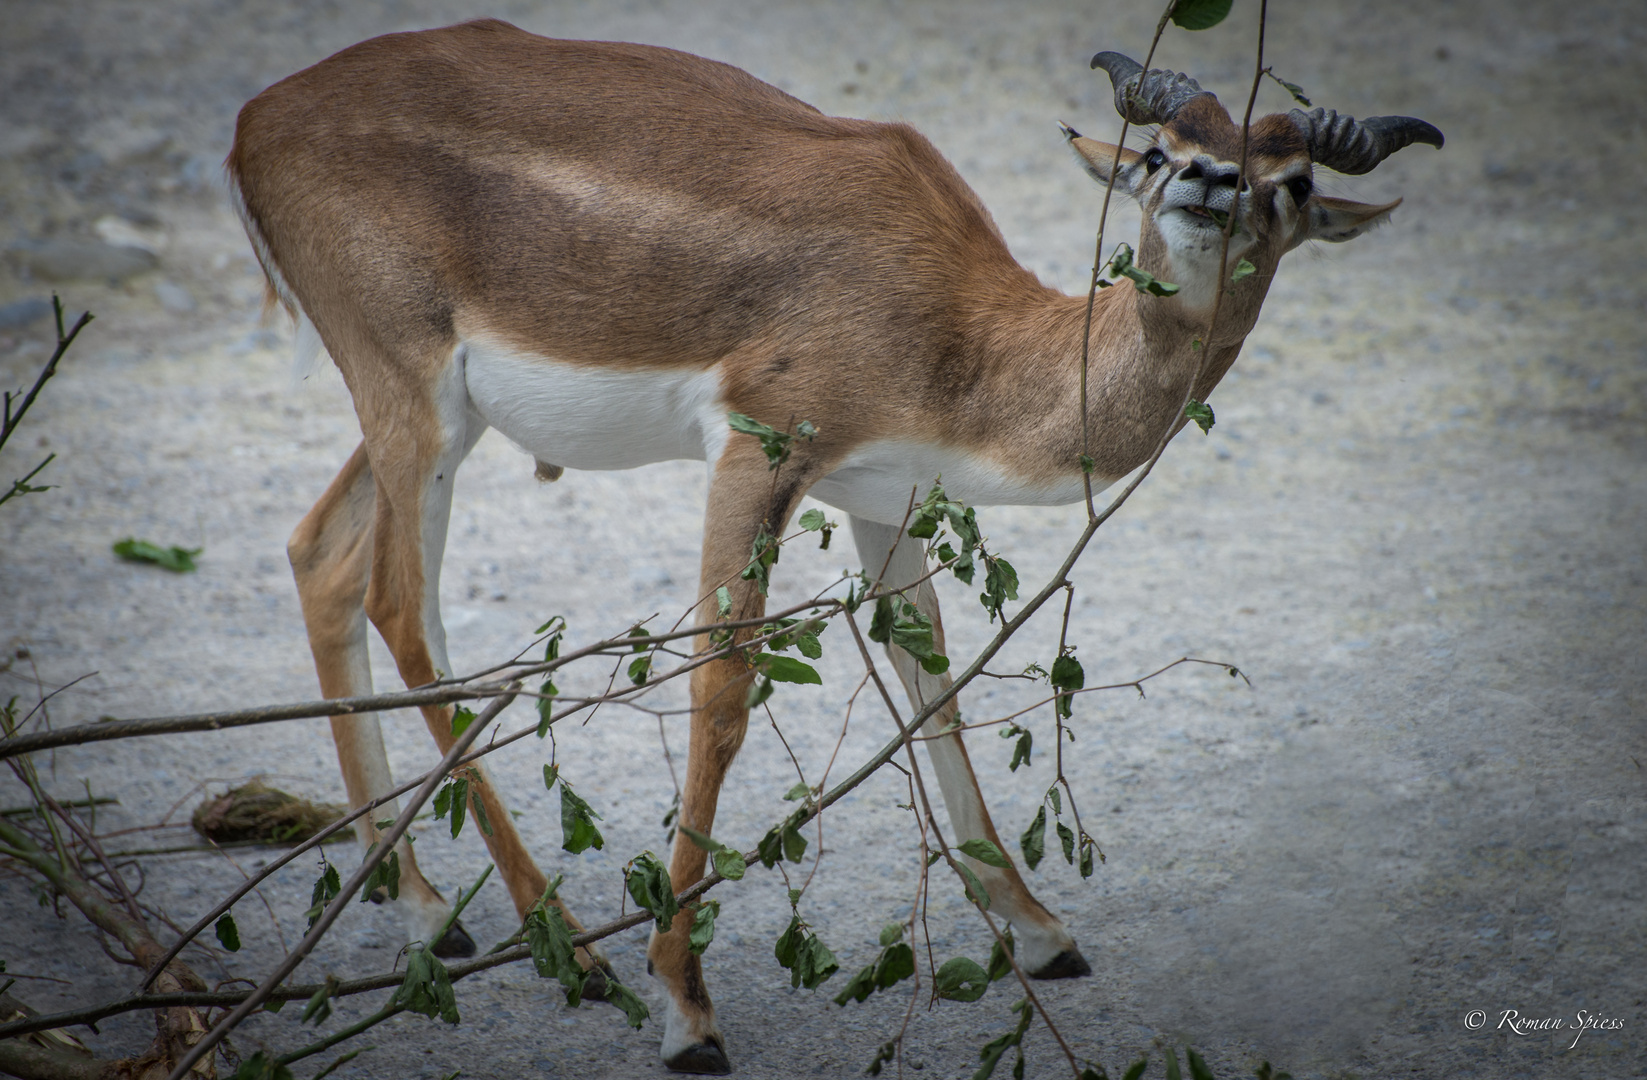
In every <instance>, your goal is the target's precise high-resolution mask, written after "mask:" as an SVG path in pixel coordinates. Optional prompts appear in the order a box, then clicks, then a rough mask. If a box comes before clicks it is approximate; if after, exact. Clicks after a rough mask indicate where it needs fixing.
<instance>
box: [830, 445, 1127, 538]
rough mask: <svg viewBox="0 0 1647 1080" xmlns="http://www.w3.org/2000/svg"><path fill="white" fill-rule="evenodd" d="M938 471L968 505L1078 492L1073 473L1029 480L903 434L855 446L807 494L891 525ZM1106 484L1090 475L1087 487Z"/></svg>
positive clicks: (1061, 498)
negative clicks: (1052, 479)
mask: <svg viewBox="0 0 1647 1080" xmlns="http://www.w3.org/2000/svg"><path fill="white" fill-rule="evenodd" d="M940 476H941V477H942V478H943V483H944V491H945V492H946V493H948V495H949V496H950V498H952V499H959V500H963V501H965V502H966V503H967V505H969V506H1062V505H1064V504H1066V503H1072V502H1078V501H1080V500H1081V499H1082V498H1083V497H1084V491H1083V489H1082V487H1081V477H1080V474H1079V473H1076V474H1074V475H1072V476H1068V477H1063V478H1060V479H1059V480H1056V481H1054V482H1052V483H1044V482H1036V481H1030V480H1025V479H1023V478H1022V477H1018V476H1014V475H1012V474H1011V473H1009V472H1007V471H1006V470H1005V469H1003V468H1001V466H999V465H998V464H996V463H995V462H993V461H991V460H990V459H989V458H987V457H984V456H983V455H981V454H978V453H976V452H974V451H970V450H966V449H964V448H962V447H958V446H934V445H929V444H926V443H918V442H912V441H910V440H907V439H881V440H878V441H876V442H872V443H866V444H865V445H863V446H860V447H858V448H857V449H856V450H853V451H852V452H851V453H850V454H848V455H847V457H846V460H844V461H842V462H841V464H840V467H839V468H837V469H836V470H835V471H834V472H832V473H830V474H829V475H828V476H826V477H824V478H823V479H822V480H819V481H818V482H817V483H816V484H814V485H812V490H811V491H809V492H807V494H809V495H811V496H812V497H813V498H814V499H817V500H818V501H819V502H823V503H828V504H829V505H830V506H833V507H836V508H837V509H840V510H844V511H846V512H847V513H849V514H855V515H857V516H858V517H861V518H868V519H869V520H870V521H879V522H883V523H886V524H891V525H896V524H897V523H898V522H900V521H902V520H903V519H904V512H905V511H906V510H907V509H908V508H909V496H910V492H911V491H912V490H913V491H914V493H915V500H916V501H917V502H919V501H920V500H921V499H922V498H923V497H925V495H926V493H927V489H928V488H930V487H931V486H932V482H933V481H934V480H935V479H937V478H939V477H940ZM1112 483H1114V480H1113V479H1105V478H1103V477H1097V476H1095V477H1093V485H1092V489H1093V490H1094V491H1100V490H1102V489H1103V488H1106V487H1108V486H1109V485H1110V484H1112Z"/></svg>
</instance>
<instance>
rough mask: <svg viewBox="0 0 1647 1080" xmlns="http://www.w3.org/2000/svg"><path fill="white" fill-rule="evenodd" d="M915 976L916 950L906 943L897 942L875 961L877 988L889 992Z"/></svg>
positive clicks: (889, 946) (882, 952) (883, 951)
mask: <svg viewBox="0 0 1647 1080" xmlns="http://www.w3.org/2000/svg"><path fill="white" fill-rule="evenodd" d="M913 974H915V950H914V949H912V948H910V947H909V943H908V942H906V941H899V942H895V943H894V944H891V945H888V946H887V947H886V948H885V949H883V950H882V951H881V957H880V959H879V960H876V961H875V987H876V989H878V990H887V989H890V988H891V987H893V986H896V985H897V984H898V983H900V982H902V981H903V980H905V979H907V978H909V977H910V976H911V975H913Z"/></svg>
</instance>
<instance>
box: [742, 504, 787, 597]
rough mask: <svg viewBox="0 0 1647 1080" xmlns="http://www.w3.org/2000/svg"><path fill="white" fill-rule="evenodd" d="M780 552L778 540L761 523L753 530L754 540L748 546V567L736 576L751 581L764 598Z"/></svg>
mask: <svg viewBox="0 0 1647 1080" xmlns="http://www.w3.org/2000/svg"><path fill="white" fill-rule="evenodd" d="M782 551H783V549H782V548H781V547H779V546H778V538H777V537H776V536H773V535H772V534H771V533H770V532H768V531H767V528H766V522H764V521H763V522H761V527H760V528H759V529H757V530H755V540H754V542H753V543H751V544H750V546H749V565H748V566H746V567H744V568H743V572H742V573H741V574H739V575H738V576H739V577H741V578H743V579H744V580H745V581H753V582H754V583H755V587H756V588H757V589H759V590H760V593H761V595H762V596H765V595H766V590H767V588H768V586H770V585H771V583H772V567H773V566H775V565H777V562H778V556H779V555H780V554H781V553H782Z"/></svg>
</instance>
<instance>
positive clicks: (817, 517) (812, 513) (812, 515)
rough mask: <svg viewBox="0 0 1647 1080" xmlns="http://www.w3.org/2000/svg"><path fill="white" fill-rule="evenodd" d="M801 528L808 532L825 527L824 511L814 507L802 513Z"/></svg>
mask: <svg viewBox="0 0 1647 1080" xmlns="http://www.w3.org/2000/svg"><path fill="white" fill-rule="evenodd" d="M800 521H801V528H803V529H805V530H806V531H807V532H817V531H818V530H819V529H821V528H823V527H824V524H825V519H824V512H823V511H822V510H819V509H817V508H816V507H814V508H813V509H811V510H808V511H807V512H806V513H804V514H802V515H801V519H800Z"/></svg>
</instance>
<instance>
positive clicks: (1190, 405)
mask: <svg viewBox="0 0 1647 1080" xmlns="http://www.w3.org/2000/svg"><path fill="white" fill-rule="evenodd" d="M1184 415H1185V416H1186V417H1188V418H1189V419H1191V420H1194V421H1195V423H1196V424H1197V425H1198V426H1199V427H1200V428H1201V434H1203V435H1205V434H1206V433H1207V432H1209V431H1211V430H1212V425H1213V424H1215V423H1217V422H1218V419H1217V417H1215V416H1213V414H1212V406H1211V405H1207V404H1205V403H1203V402H1200V401H1196V400H1195V399H1194V398H1190V399H1189V401H1188V402H1187V403H1185V405H1184Z"/></svg>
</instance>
